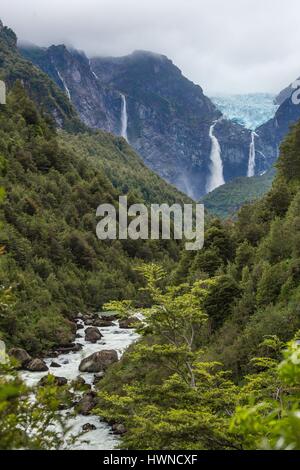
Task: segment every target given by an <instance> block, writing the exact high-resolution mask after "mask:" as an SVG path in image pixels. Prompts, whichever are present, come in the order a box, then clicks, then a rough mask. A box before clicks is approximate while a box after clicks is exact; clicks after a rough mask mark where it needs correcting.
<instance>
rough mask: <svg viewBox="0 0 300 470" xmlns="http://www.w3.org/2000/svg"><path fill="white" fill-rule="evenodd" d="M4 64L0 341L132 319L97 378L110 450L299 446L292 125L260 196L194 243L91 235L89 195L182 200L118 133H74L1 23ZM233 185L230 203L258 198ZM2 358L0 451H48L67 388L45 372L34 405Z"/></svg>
mask: <svg viewBox="0 0 300 470" xmlns="http://www.w3.org/2000/svg"><path fill="white" fill-rule="evenodd" d="M0 71H1V73H0V78H2V79H5V80H6V82H7V84H8V89H9V93H8V97H7V104H6V105H5V106H0V174H1V180H0V204H1V207H0V216H1V221H0V223H1V235H0V288H1V289H0V339H1V340H4V341H5V343H6V344H7V346H8V348H9V347H12V346H17V347H23V348H25V349H26V350H27V351H28V352H30V353H32V354H35V355H41V356H42V355H44V354H47V352H49V351H50V350H51V349H52V348H53V347H57V346H59V345H65V344H68V343H70V342H71V341H73V340H74V335H75V332H74V324H73V323H72V321H73V320H74V318H75V317H76V315H77V314H78V312H80V311H81V312H84V313H86V312H89V311H92V312H95V311H99V310H100V309H102V308H104V309H106V310H109V311H118V312H119V315H120V316H121V317H128V316H129V317H132V315H133V314H134V313H135V312H139V313H142V314H143V316H144V321H142V322H139V323H137V325H136V327H137V330H138V331H139V333H140V334H141V340H140V341H139V342H138V343H137V344H135V345H134V346H131V348H130V350H128V351H127V353H126V354H125V355H124V357H123V359H122V360H121V361H120V362H118V363H116V364H114V365H113V366H112V367H111V368H110V369H109V370H108V371H107V373H106V375H105V377H104V379H103V380H101V382H99V384H98V386H97V387H98V389H97V392H98V396H99V402H98V405H97V409H96V413H98V414H99V415H100V416H101V417H104V418H105V419H106V420H107V421H108V422H109V423H111V424H116V423H117V424H122V425H124V427H125V430H126V432H125V433H124V434H123V436H122V438H121V441H120V447H121V448H126V449H197V450H199V449H200V450H201V449H211V450H219V449H226V450H242V449H243V450H244V449H300V417H299V406H300V391H299V390H300V368H299V367H300V366H299V364H300V346H299V341H300V333H299V331H300V309H299V305H300V282H299V281H300V215H299V214H300V123H299V124H298V125H296V126H295V127H294V128H293V129H292V130H291V132H290V134H289V135H288V137H287V138H286V140H285V142H284V144H283V145H282V148H281V156H280V158H279V161H278V164H277V171H276V177H275V180H274V182H273V185H272V187H271V189H270V190H269V192H268V193H267V194H266V195H265V196H263V197H262V198H261V199H259V200H258V201H256V202H255V203H252V204H245V205H243V207H242V208H241V209H240V210H239V212H238V214H236V216H235V217H234V222H233V221H232V220H225V221H221V220H219V219H217V218H211V217H207V223H206V233H205V246H204V249H203V250H201V251H199V252H188V251H185V250H184V249H183V246H182V245H181V243H179V242H175V241H172V240H171V241H167V240H162V241H131V240H127V241H126V240H124V241H118V240H115V241H107V242H99V240H98V239H97V237H96V233H95V227H96V223H97V220H96V208H97V207H98V205H99V204H101V203H108V202H110V203H112V204H114V205H115V206H116V207H117V203H118V196H119V195H120V194H127V195H128V199H129V203H130V202H144V203H145V204H149V203H154V202H160V203H161V202H167V203H169V204H172V203H173V202H180V203H182V202H189V199H188V198H187V197H185V196H184V195H182V194H181V193H179V192H178V191H177V190H175V189H174V188H173V187H171V186H169V185H168V184H167V183H165V182H163V181H162V180H161V179H160V178H159V177H158V176H156V175H155V174H153V173H152V172H151V171H150V170H149V169H147V168H146V167H145V165H144V164H143V163H142V161H141V160H140V159H139V157H138V156H137V155H136V154H135V153H134V152H133V150H132V149H131V148H130V147H129V146H128V144H127V143H126V141H125V140H124V139H122V138H118V137H114V136H112V135H109V134H105V133H103V132H100V131H97V132H92V131H90V130H88V129H86V128H85V126H83V125H82V124H81V123H80V121H79V120H78V117H77V114H76V112H75V111H74V109H73V107H72V105H71V104H70V103H69V102H68V100H67V99H66V97H65V96H64V94H63V93H62V92H61V91H60V90H58V88H57V87H56V86H55V85H54V84H53V83H52V82H51V80H49V78H47V77H46V76H45V75H44V74H42V73H41V72H39V71H38V70H37V69H36V68H35V67H33V66H32V65H31V64H30V63H29V62H27V61H25V60H24V59H21V58H20V56H19V54H18V52H17V50H16V37H15V35H14V33H13V32H12V31H11V30H9V29H7V28H4V29H2V30H1V35H0ZM260 181H261V180H259V182H258V183H257V184H258V186H257V188H256V191H258V189H259V188H261V186H260ZM264 182H265V183H266V184H267V185H269V184H270V175H267V176H266V177H265V179H264ZM247 183H248V180H247ZM233 184H234V185H235V188H236V193H235V192H233V194H232V199H228V212H231V211H232V210H234V209H236V208H237V207H239V206H240V204H241V198H243V197H246V199H245V200H243V202H248V201H249V200H252V198H253V197H254V195H253V193H251V194H250V193H249V194H250V195H248V196H249V198H248V196H245V192H246V193H247V189H246V190H245V189H244V185H243V184H242V186H243V187H242V188H241V187H240V184H239V182H235V183H233ZM248 189H249V188H248ZM221 190H222V188H220V191H221ZM249 191H250V189H249ZM251 191H252V190H251ZM216 194H217V193H216ZM218 194H219V193H218ZM220 194H222V193H220ZM223 197H227V196H226V195H224V196H222V198H223ZM219 202H220V199H219V196H217V197H216V199H215V203H212V204H216V207H217V206H218V204H219ZM220 215H221V216H223V215H224V214H223V213H220ZM12 366H15V364H12V365H7V366H2V365H1V370H0V422H1V426H0V428H1V429H0V448H2V449H9V448H59V447H60V445H61V436H59V435H57V433H56V432H54V431H53V432H52V431H49V424H51V425H53V424H55V423H57V422H60V421H61V414H59V413H58V411H59V409H60V410H61V409H63V408H62V405H63V404H64V405H65V406H66V403H67V401H68V399H70V396H69V395H68V389H67V388H68V387H65V388H64V387H62V388H60V390H58V389H57V387H56V386H55V384H54V383H51V379H50V382H49V384H47V386H45V387H39V388H38V389H37V390H36V391H35V394H36V395H35V398H36V402H35V403H33V401H32V397H31V393H32V390H30V389H29V388H27V387H25V385H24V383H23V382H22V381H21V380H20V378H19V377H18V374H17V372H16V371H15V369H14V368H12ZM93 412H94V411H93ZM60 424H61V425H62V430H63V431H64V423H63V422H60ZM24 429H25V431H24ZM50 429H51V428H50ZM52 429H53V428H52Z"/></svg>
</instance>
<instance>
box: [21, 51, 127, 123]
mask: <svg viewBox="0 0 300 470" xmlns="http://www.w3.org/2000/svg"><path fill="white" fill-rule="evenodd" d="M20 51H21V53H22V54H23V56H24V57H26V59H28V60H31V61H32V62H33V63H34V64H36V65H38V66H39V67H40V68H41V69H42V70H43V71H44V72H45V73H47V74H48V75H49V77H51V78H52V80H54V81H55V82H56V84H57V85H58V86H59V87H60V88H61V90H63V91H64V92H65V95H66V96H67V98H68V100H69V101H70V102H72V104H73V105H74V106H75V107H76V109H77V111H78V113H79V115H80V117H81V119H82V121H83V122H84V123H85V124H86V125H87V126H89V127H92V128H100V129H103V130H106V131H108V132H114V131H115V129H116V127H117V125H118V122H116V120H115V116H116V115H118V113H119V101H120V100H119V94H117V93H115V92H114V91H113V90H109V89H106V88H105V87H103V86H102V85H101V83H100V81H99V80H98V78H97V77H96V75H95V74H94V73H93V72H92V70H91V68H90V61H89V59H88V58H87V57H86V56H85V54H84V53H82V52H78V51H76V50H69V49H68V48H67V47H66V46H64V45H60V46H51V47H49V48H48V49H46V48H38V47H25V46H23V47H20Z"/></svg>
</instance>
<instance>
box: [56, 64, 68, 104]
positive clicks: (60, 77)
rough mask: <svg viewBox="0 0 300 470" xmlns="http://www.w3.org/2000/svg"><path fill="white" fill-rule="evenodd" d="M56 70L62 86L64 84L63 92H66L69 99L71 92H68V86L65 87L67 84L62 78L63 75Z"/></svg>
mask: <svg viewBox="0 0 300 470" xmlns="http://www.w3.org/2000/svg"><path fill="white" fill-rule="evenodd" d="M56 71H57V75H58V76H59V79H60V81H61V82H62V84H63V86H64V89H65V92H66V94H67V96H68V98H69V100H70V101H71V93H70V90H69V88H68V87H67V84H66V82H65V80H64V78H63V76H62V75H61V73H60V72H59V70H57V69H56Z"/></svg>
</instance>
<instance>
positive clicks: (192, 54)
mask: <svg viewBox="0 0 300 470" xmlns="http://www.w3.org/2000/svg"><path fill="white" fill-rule="evenodd" d="M25 6H26V8H25ZM299 14H300V3H299V0H285V1H284V2H283V1H282V0H263V1H262V0H226V1H225V0H151V1H147V2H146V1H141V0H85V1H79V0H60V1H58V0H51V2H41V1H40V0H27V1H26V2H24V0H10V1H9V2H6V4H5V5H2V6H1V15H2V20H3V22H4V23H5V24H7V25H9V26H11V27H12V28H13V29H14V30H15V31H16V33H17V34H18V36H19V38H21V39H23V40H28V41H31V42H33V43H36V44H38V45H43V46H48V45H51V44H59V43H66V44H68V45H73V46H74V47H76V48H78V49H81V50H84V51H85V52H86V53H87V54H88V55H90V56H95V55H117V56H118V55H124V54H128V53H130V52H132V51H133V50H135V49H145V50H152V51H154V52H158V53H162V54H166V55H167V56H168V57H169V58H171V59H172V60H173V62H174V63H175V64H176V65H178V66H179V67H180V68H181V70H182V71H183V73H184V75H185V76H187V77H188V78H190V79H192V80H193V81H194V82H195V83H198V84H199V85H201V86H202V87H203V89H204V91H205V92H206V93H207V94H210V95H212V94H215V93H222V92H227V93H247V92H257V91H270V92H278V91H279V90H280V89H282V88H283V87H285V86H286V85H287V84H289V83H290V82H291V81H292V80H293V79H294V78H296V77H298V76H299V75H300V34H299V26H298V22H299V20H298V18H299Z"/></svg>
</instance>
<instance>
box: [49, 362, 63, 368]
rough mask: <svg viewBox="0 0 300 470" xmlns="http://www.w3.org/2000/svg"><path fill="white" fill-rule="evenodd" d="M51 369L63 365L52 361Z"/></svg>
mask: <svg viewBox="0 0 300 470" xmlns="http://www.w3.org/2000/svg"><path fill="white" fill-rule="evenodd" d="M50 367H61V365H60V364H58V363H57V362H54V361H52V362H51V364H50Z"/></svg>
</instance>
